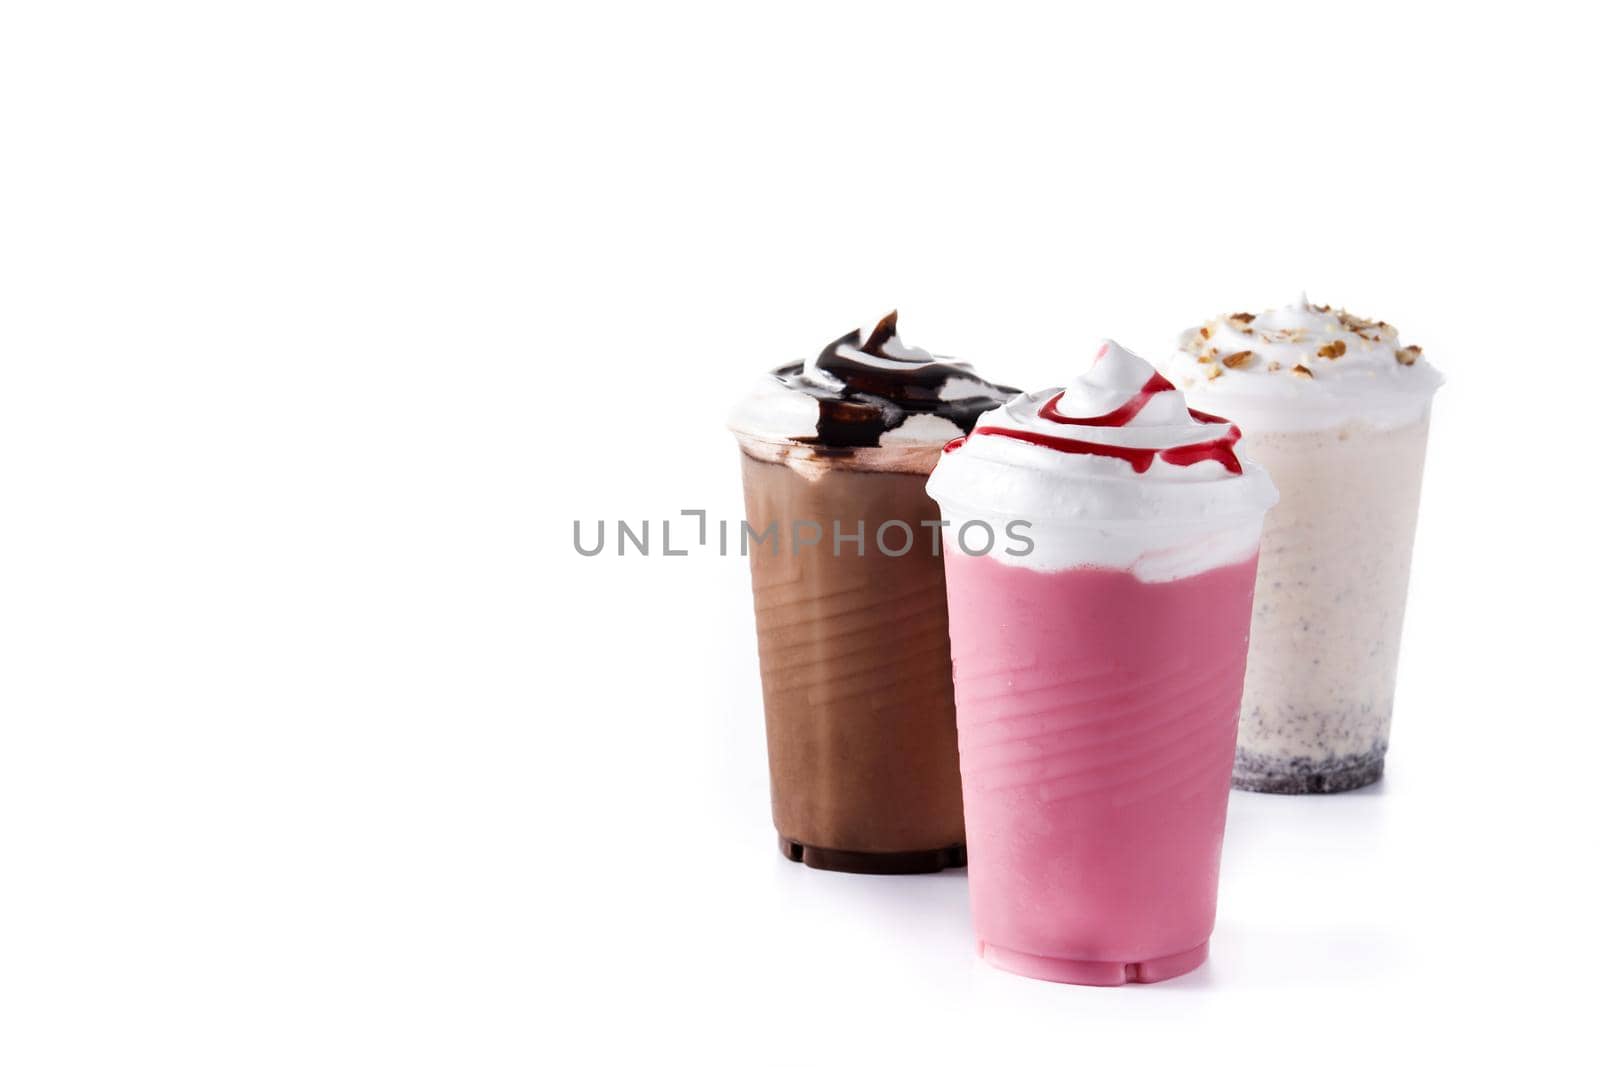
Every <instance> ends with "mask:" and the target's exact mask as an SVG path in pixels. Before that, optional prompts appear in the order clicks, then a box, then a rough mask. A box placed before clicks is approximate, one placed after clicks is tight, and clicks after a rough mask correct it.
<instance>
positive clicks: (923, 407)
mask: <svg viewBox="0 0 1600 1067" xmlns="http://www.w3.org/2000/svg"><path fill="white" fill-rule="evenodd" d="M898 321H899V312H897V311H891V312H889V314H887V315H885V316H884V317H883V319H882V320H881V321H880V322H879V323H878V325H877V326H875V327H874V328H873V330H872V333H871V334H870V335H868V336H867V337H866V338H865V339H864V340H863V339H862V337H861V331H860V330H853V331H851V332H850V333H847V334H845V335H844V336H843V337H841V338H839V339H838V340H837V341H834V342H833V343H832V344H830V345H829V346H828V347H827V348H824V349H823V350H822V352H821V354H820V355H818V356H817V358H816V359H815V360H813V361H800V362H795V363H787V364H784V365H783V366H781V367H779V368H778V369H777V370H775V371H773V372H772V374H773V377H775V378H777V379H778V381H780V382H782V383H783V385H784V386H786V387H787V388H790V389H795V390H798V391H800V392H802V393H805V394H806V395H807V396H810V397H813V398H815V399H816V401H817V404H818V407H819V408H820V409H821V410H820V413H819V414H818V416H817V432H816V435H815V436H814V437H802V438H798V440H800V441H801V442H802V443H804V444H810V445H821V446H823V447H826V448H872V447H874V446H876V445H877V444H878V443H879V439H880V438H881V437H882V436H883V435H884V434H885V433H887V432H889V431H890V430H892V429H894V428H895V427H897V426H899V425H901V424H902V423H904V422H905V421H906V419H907V418H909V417H910V416H911V415H914V414H918V413H926V414H929V415H937V416H939V417H940V418H941V419H948V420H949V421H950V422H953V423H955V424H956V425H957V426H959V427H960V428H961V432H962V433H971V432H972V428H973V426H974V425H975V424H976V423H977V421H978V416H979V415H982V414H983V413H984V412H985V411H988V410H990V409H991V408H995V407H999V406H1000V405H1001V404H1002V403H1004V402H1005V401H1006V400H1007V399H1009V398H1010V397H1013V396H1015V395H1016V394H1017V390H1015V389H1012V388H1010V387H1009V386H1004V385H995V384H994V383H992V382H988V381H985V380H984V379H982V378H980V377H978V375H977V374H975V373H974V372H973V370H972V368H971V367H970V366H969V365H967V364H965V363H957V362H955V361H953V360H944V359H935V358H932V357H929V356H925V355H922V354H921V353H917V352H906V351H904V350H903V349H900V350H898V351H894V352H886V351H885V350H884V349H885V346H886V345H887V344H888V342H889V341H890V340H891V339H894V338H895V336H896V335H895V328H896V325H897V324H898ZM858 353H865V354H866V355H868V356H871V357H873V359H872V360H870V361H869V360H863V359H861V358H859V356H858ZM879 361H887V362H892V363H893V366H890V367H885V366H881V365H879ZM818 372H820V373H818ZM956 381H959V382H968V383H971V384H972V385H974V386H976V387H977V388H976V390H968V392H971V393H973V395H969V396H964V397H962V398H961V399H959V400H942V399H940V397H939V394H940V392H942V391H943V390H944V388H945V386H946V385H947V384H949V383H950V382H956Z"/></svg>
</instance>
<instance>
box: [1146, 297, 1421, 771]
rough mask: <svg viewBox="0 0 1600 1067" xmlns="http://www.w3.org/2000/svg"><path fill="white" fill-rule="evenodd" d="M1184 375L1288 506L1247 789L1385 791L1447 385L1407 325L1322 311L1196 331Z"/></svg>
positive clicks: (1246, 715) (1273, 535) (1256, 691)
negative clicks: (1229, 425)
mask: <svg viewBox="0 0 1600 1067" xmlns="http://www.w3.org/2000/svg"><path fill="white" fill-rule="evenodd" d="M1167 374H1168V377H1169V378H1171V379H1172V381H1173V382H1174V384H1176V385H1177V386H1178V387H1179V388H1180V389H1183V390H1184V391H1185V392H1186V393H1187V394H1188V396H1189V400H1190V403H1191V404H1192V405H1193V406H1194V407H1195V408H1197V409H1199V410H1202V411H1207V412H1210V413H1212V414H1214V415H1220V416H1222V417H1224V418H1226V419H1228V420H1229V421H1231V422H1234V423H1236V424H1237V425H1238V426H1239V427H1240V428H1241V429H1242V430H1243V431H1244V435H1245V442H1246V446H1247V451H1248V454H1249V456H1250V458H1251V459H1253V460H1255V461H1256V462H1258V463H1260V464H1261V465H1262V466H1263V467H1265V468H1266V469H1267V471H1268V472H1269V473H1270V474H1271V476H1272V481H1273V483H1274V484H1275V485H1276V486H1277V487H1278V491H1279V493H1280V494H1281V498H1280V500H1279V502H1278V506H1277V507H1275V508H1274V509H1273V510H1272V511H1271V512H1269V513H1268V515H1267V521H1266V528H1265V530H1264V532H1263V534H1262V541H1261V563H1260V568H1259V571H1258V574H1257V581H1256V593H1255V617H1254V620H1253V622H1252V626H1251V632H1250V655H1249V660H1248V664H1247V667H1246V670H1245V685H1244V703H1243V707H1242V708H1241V714H1240V720H1239V749H1238V753H1237V758H1236V760H1235V763H1234V772H1233V784H1234V786H1235V787H1236V788H1240V789H1252V790H1257V791H1261V792H1270V793H1336V792H1341V791H1343V790H1347V789H1355V788H1357V787H1359V786H1363V785H1367V784H1369V783H1371V782H1374V781H1376V780H1377V779H1378V778H1379V777H1381V776H1382V774H1383V764H1384V756H1385V754H1386V752H1387V751H1388V747H1389V722H1390V718H1391V716H1392V714H1393V710H1394V686H1395V667H1396V664H1397V662H1398V659H1399V652H1400V630H1401V621H1402V619H1403V617H1404V614H1405V602H1406V584H1407V580H1408V578H1409V575H1410V569H1411V543H1412V539H1413V535H1414V533H1415V529H1416V519H1417V503H1418V498H1419V496H1420V494H1421V488H1422V466H1423V454H1424V452H1425V450H1426V447H1427V440H1428V414H1429V407H1430V405H1431V403H1432V399H1433V394H1434V391H1435V390H1436V389H1437V388H1438V387H1439V385H1440V383H1441V382H1442V380H1443V379H1442V378H1441V377H1440V375H1439V373H1438V372H1437V371H1436V370H1434V369H1433V367H1431V366H1430V365H1429V364H1428V363H1427V361H1426V360H1425V359H1424V358H1423V356H1422V350H1421V349H1420V348H1418V347H1416V346H1414V345H1405V346H1403V345H1401V343H1400V340H1399V336H1398V334H1397V333H1396V331H1395V329H1394V327H1392V326H1390V325H1389V324H1387V323H1384V322H1371V321H1368V320H1366V319H1362V318H1358V317H1356V316H1354V315H1351V314H1349V313H1348V312H1345V311H1343V310H1335V309H1332V308H1329V307H1326V306H1313V305H1310V304H1307V303H1306V302H1305V300H1304V298H1302V299H1301V302H1300V303H1299V304H1296V305H1291V306H1289V307H1283V308H1277V309H1274V310H1271V311H1266V312H1262V313H1260V314H1257V315H1251V314H1247V313H1236V314H1234V315H1228V316H1223V317H1220V318H1217V319H1213V320H1212V321H1210V322H1208V323H1206V324H1204V325H1203V326H1198V327H1196V328H1194V329H1192V330H1188V331H1186V332H1185V333H1184V334H1183V335H1182V337H1181V338H1180V339H1179V352H1178V354H1177V355H1175V356H1174V357H1173V359H1172V360H1171V361H1170V362H1169V364H1168V366H1167Z"/></svg>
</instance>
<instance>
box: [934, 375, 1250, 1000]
mask: <svg viewBox="0 0 1600 1067" xmlns="http://www.w3.org/2000/svg"><path fill="white" fill-rule="evenodd" d="M1238 440H1239V433H1238V430H1237V429H1235V428H1234V427H1233V426H1231V425H1229V424H1227V423H1225V422H1221V421H1220V420H1217V419H1214V418H1211V417H1210V416H1207V415H1204V414H1201V413H1198V412H1191V411H1189V409H1188V408H1187V407H1186V406H1185V404H1184V401H1183V397H1182V395H1181V394H1179V393H1178V392H1177V391H1176V390H1174V389H1173V388H1172V386H1171V385H1170V384H1169V383H1168V382H1167V381H1166V380H1165V379H1164V378H1162V377H1161V376H1160V375H1158V374H1156V373H1155V372H1154V370H1153V369H1152V368H1151V367H1150V365H1149V364H1147V363H1145V362H1144V361H1143V360H1140V359H1138V358H1137V357H1136V356H1133V355H1131V354H1130V353H1128V352H1125V351H1123V350H1122V349H1120V348H1118V347H1116V346H1115V345H1111V344H1107V345H1106V346H1104V347H1103V348H1102V349H1101V353H1100V355H1099V356H1098V357H1097V359H1096V362H1095V365H1094V366H1093V368H1091V369H1090V371H1089V372H1088V373H1087V374H1085V375H1084V376H1083V377H1081V378H1079V379H1077V380H1076V381H1074V382H1072V383H1071V384H1070V385H1068V387H1067V388H1066V389H1062V390H1046V391H1044V392H1039V393H1033V394H1029V395H1027V396H1022V397H1018V398H1016V399H1014V400H1012V401H1011V402H1010V403H1008V404H1006V405H1005V406H1004V407H1002V408H999V409H997V410H995V411H992V412H990V413H989V414H987V415H984V416H983V417H982V418H980V419H979V421H978V425H977V428H976V429H975V430H974V431H973V433H972V434H971V435H970V436H969V437H968V438H966V439H965V441H964V442H960V443H957V442H953V443H952V445H951V447H950V450H948V451H947V452H946V454H945V456H944V457H943V458H942V459H941V460H940V462H939V466H938V467H937V469H936V470H935V472H934V474H933V477H932V478H931V479H930V481H929V486H928V491H929V493H930V495H932V496H933V497H934V498H935V499H937V500H938V501H939V504H940V509H941V513H942V515H943V517H944V519H945V520H946V521H947V522H948V523H949V527H948V528H947V530H946V534H945V583H946V588H947V590H948V593H949V608H950V648H951V655H952V659H953V661H954V665H955V696H956V727H957V733H958V736H959V747H960V760H961V789H962V799H963V804H964V806H965V810H966V823H967V862H968V875H967V877H968V883H969V885H970V886H971V891H972V920H973V927H974V932H975V934H976V937H977V944H978V953H979V955H981V956H982V957H983V958H984V959H986V960H988V961H989V962H990V963H992V964H994V965H995V966H997V967H1000V968H1003V969H1005V970H1009V971H1015V972H1017V973H1019V974H1024V975H1028V976H1030V977H1034V978H1044V979H1048V980H1051V981H1057V982H1076V983H1080V984H1085V985H1121V984H1122V983H1124V982H1157V981H1161V980H1162V979H1164V978H1172V977H1174V976H1176V975H1180V974H1184V973H1186V972H1188V971H1191V970H1193V969H1194V968H1195V967H1198V966H1199V965H1200V964H1201V963H1203V962H1204V961H1205V959H1206V956H1207V953H1208V951H1209V944H1210V937H1211V930H1212V926H1213V925H1214V923H1215V919H1216V909H1217V874H1218V868H1219V865H1220V861H1221V856H1222V836H1223V826H1224V824H1225V822H1226V820H1227V811H1228V782H1229V776H1230V773H1231V770H1232V767H1233V752H1234V743H1235V740H1236V735H1237V732H1238V725H1239V702H1240V693H1241V691H1242V689H1243V685H1244V669H1245V654H1246V651H1247V649H1248V646H1249V637H1250V608H1251V599H1252V595H1253V592H1254V588H1255V578H1256V557H1257V553H1258V551H1259V545H1260V539H1261V524H1262V519H1263V517H1264V515H1265V513H1266V510H1267V508H1269V507H1270V506H1271V505H1272V503H1273V501H1274V500H1275V499H1276V495H1277V494H1276V492H1275V491H1274V490H1273V488H1272V485H1271V482H1270V481H1269V480H1268V478H1267V476H1266V474H1265V473H1264V472H1262V471H1261V469H1260V468H1259V467H1256V466H1255V465H1254V464H1251V463H1247V462H1245V461H1244V460H1243V459H1242V457H1241V456H1240V455H1239V454H1238V453H1237V452H1236V450H1235V445H1236V443H1237V442H1238ZM1019 524H1020V529H1019ZM986 526H987V527H996V528H1001V529H1003V530H1004V531H1005V534H1006V537H1005V538H1004V539H1000V540H997V541H996V542H995V543H994V544H991V543H990V541H989V539H988V538H987V537H986V536H984V534H983V532H982V529H981V528H982V527H986ZM1019 540H1021V541H1025V542H1026V545H1025V546H1024V547H1023V548H1022V549H1019V548H1018V547H1016V546H1017V542H1018V541H1019ZM995 544H1004V545H1006V546H1007V547H1006V549H1005V550H1004V551H998V550H997V549H996V548H995ZM1024 549H1025V550H1024Z"/></svg>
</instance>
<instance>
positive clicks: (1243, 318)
mask: <svg viewBox="0 0 1600 1067" xmlns="http://www.w3.org/2000/svg"><path fill="white" fill-rule="evenodd" d="M1228 318H1230V319H1232V320H1233V321H1235V322H1244V323H1251V322H1254V321H1256V317H1255V316H1254V315H1252V314H1250V313H1249V312H1248V311H1235V312H1234V313H1233V314H1232V315H1229V316H1228Z"/></svg>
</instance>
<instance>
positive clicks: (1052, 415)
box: [944, 374, 1244, 474]
mask: <svg viewBox="0 0 1600 1067" xmlns="http://www.w3.org/2000/svg"><path fill="white" fill-rule="evenodd" d="M1172 388H1173V385H1172V383H1171V382H1169V381H1167V380H1166V379H1165V378H1163V377H1162V376H1161V375H1159V374H1152V375H1151V376H1150V380H1149V381H1147V382H1145V383H1144V385H1143V386H1141V387H1140V389H1139V391H1138V392H1137V393H1135V394H1134V395H1133V396H1132V397H1131V398H1130V399H1129V400H1128V402H1127V403H1125V404H1123V405H1122V406H1121V407H1119V408H1117V409H1116V410H1114V411H1108V412H1106V413H1105V414H1104V415H1091V416H1089V417H1087V418H1073V417H1072V416H1070V415H1063V414H1061V412H1060V411H1059V410H1057V404H1058V402H1059V401H1060V400H1061V398H1062V397H1063V396H1065V395H1066V392H1065V390H1063V391H1062V392H1059V393H1057V394H1056V395H1055V396H1053V397H1051V398H1050V399H1049V400H1046V401H1045V402H1044V404H1043V406H1041V407H1040V408H1039V416H1040V418H1043V419H1048V420H1049V421H1051V422H1057V423H1061V424H1063V425H1066V426H1126V425H1128V423H1130V422H1132V421H1133V418H1134V416H1135V415H1137V414H1139V412H1141V411H1143V410H1144V406H1145V405H1146V404H1148V403H1149V402H1150V398H1151V397H1153V396H1155V395H1156V394H1157V393H1165V392H1167V391H1169V390H1171V389H1172ZM1189 415H1190V417H1191V418H1193V419H1194V420H1195V421H1196V422H1206V423H1222V424H1228V420H1227V419H1223V418H1218V417H1217V416H1215V415H1208V414H1207V413H1205V412H1204V411H1196V410H1194V409H1193V408H1190V409H1189ZM972 432H973V433H975V434H992V435H994V436H996V437H1011V438H1015V439H1016V440H1018V441H1026V442H1027V443H1028V444H1030V445H1042V446H1043V447H1045V448H1053V449H1055V450H1056V451H1057V452H1066V453H1069V454H1071V455H1078V456H1109V457H1110V458H1112V459H1120V460H1122V461H1123V462H1124V463H1127V464H1128V465H1129V466H1130V467H1132V468H1133V470H1134V473H1136V474H1143V473H1144V472H1145V471H1147V470H1149V469H1150V466H1151V464H1153V463H1155V461H1156V460H1157V459H1159V460H1161V461H1162V462H1163V463H1170V464H1172V465H1173V466H1174V467H1188V466H1191V465H1193V464H1195V463H1204V462H1205V461H1206V460H1208V459H1214V460H1216V461H1217V462H1218V463H1220V464H1222V465H1223V467H1225V468H1226V469H1227V470H1229V471H1230V472H1232V473H1234V474H1243V473H1244V467H1243V466H1242V465H1241V464H1240V463H1239V457H1238V455H1237V454H1235V452H1234V450H1233V446H1234V445H1235V444H1237V443H1238V442H1239V427H1237V426H1234V425H1231V424H1228V430H1227V432H1226V433H1224V434H1223V435H1222V436H1221V437H1219V438H1217V439H1216V440H1214V441H1199V442H1197V443H1195V444H1192V445H1178V446H1176V447H1173V448H1126V447H1124V446H1122V445H1105V444H1099V443H1097V442H1093V441H1075V440H1073V439H1071V438H1068V437H1053V436H1051V435H1050V434H1044V433H1034V432H1032V431H1031V430H1011V429H1007V428H1005V427H1003V426H979V427H978V428H977V429H975V430H973V431H972ZM965 440H966V439H965V438H960V437H958V438H956V439H955V440H954V441H951V442H950V443H949V444H947V445H945V446H944V450H945V451H946V452H953V451H955V450H956V449H958V448H960V447H961V444H962V442H964V441H965Z"/></svg>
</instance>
